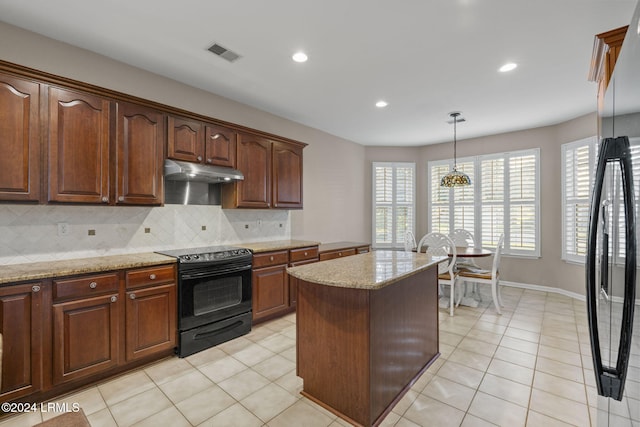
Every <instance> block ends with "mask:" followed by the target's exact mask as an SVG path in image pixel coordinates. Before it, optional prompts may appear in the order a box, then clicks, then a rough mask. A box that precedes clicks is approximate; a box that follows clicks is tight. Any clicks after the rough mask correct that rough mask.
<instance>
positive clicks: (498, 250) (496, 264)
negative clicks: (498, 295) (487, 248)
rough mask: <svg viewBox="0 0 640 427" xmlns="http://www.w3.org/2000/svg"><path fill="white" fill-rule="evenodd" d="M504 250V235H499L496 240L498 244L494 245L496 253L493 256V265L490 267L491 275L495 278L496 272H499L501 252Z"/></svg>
mask: <svg viewBox="0 0 640 427" xmlns="http://www.w3.org/2000/svg"><path fill="white" fill-rule="evenodd" d="M503 249H504V234H501V235H500V238H499V239H498V244H497V245H496V253H495V254H494V255H493V265H492V266H491V275H492V276H493V277H496V276H497V274H498V272H499V271H500V257H501V256H502V251H503Z"/></svg>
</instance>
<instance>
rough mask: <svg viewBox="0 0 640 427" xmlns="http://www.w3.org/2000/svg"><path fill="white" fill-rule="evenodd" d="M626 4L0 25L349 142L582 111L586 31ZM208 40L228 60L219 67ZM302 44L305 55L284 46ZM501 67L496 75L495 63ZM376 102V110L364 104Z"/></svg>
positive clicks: (284, 6) (38, 13)
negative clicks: (233, 57)
mask: <svg viewBox="0 0 640 427" xmlns="http://www.w3.org/2000/svg"><path fill="white" fill-rule="evenodd" d="M635 5H636V0H399V1H389V0H386V1H385V0H270V1H266V0H181V1H169V0H102V1H88V0H56V1H55V2H52V1H51V0H29V1H25V0H0V20H2V21H4V22H6V23H9V24H12V25H15V26H18V27H22V28H25V29H28V30H31V31H34V32H36V33H40V34H43V35H45V36H48V37H51V38H53V39H57V40H61V41H64V42H66V43H69V44H72V45H76V46H79V47H82V48H85V49H88V50H91V51H94V52H97V53H100V54H102V55H105V56H108V57H111V58H114V59H116V60H119V61H122V62H125V63H128V64H131V65H134V66H137V67H139V68H142V69H145V70H149V71H152V72H154V73H157V74H160V75H163V76H166V77H169V78H172V79H175V80H178V81H181V82H184V83H187V84H190V85H192V86H195V87H198V88H201V89H204V90H207V91H210V92H213V93H216V94H219V95H222V96H225V97H227V98H231V99H234V100H236V101H239V102H242V103H245V104H248V105H251V106H254V107H256V108H259V109H262V110H265V111H268V112H270V113H273V114H276V115H279V116H282V117H285V118H288V119H290V120H293V121H296V122H299V123H302V124H305V125H307V126H311V127H314V128H317V129H321V130H323V131H326V132H328V133H330V134H333V135H337V136H339V137H342V138H345V139H348V140H351V141H354V142H357V143H359V144H363V145H398V146H412V145H424V144H431V143H438V142H445V141H450V140H451V139H452V135H453V129H452V125H451V124H448V123H447V122H448V121H449V116H448V113H449V112H451V111H454V110H459V111H462V113H463V114H462V116H463V117H464V118H465V119H466V122H465V123H462V124H459V125H458V139H466V138H470V137H476V136H483V135H490V134H497V133H502V132H508V131H513V130H519V129H528V128H534V127H539V126H545V125H551V124H556V123H560V122H563V121H566V120H568V119H572V118H575V117H578V116H580V115H583V114H586V113H589V112H592V111H594V110H595V108H596V86H595V83H592V82H588V81H587V73H588V70H589V64H590V59H591V53H592V48H593V38H594V35H595V34H597V33H601V32H604V31H608V30H611V29H614V28H617V27H620V26H623V25H627V24H629V22H630V20H631V15H632V13H633V9H634V7H635ZM214 42H217V43H219V44H221V45H223V46H224V47H226V48H228V49H231V50H233V51H235V52H237V53H238V54H240V55H241V58H240V59H239V60H237V61H235V62H234V63H229V62H227V61H225V60H223V59H221V58H219V57H217V56H215V55H213V54H212V53H210V52H209V51H207V48H208V47H209V46H211V45H212V44H213V43H214ZM298 50H304V51H305V52H306V53H307V54H308V56H309V60H308V62H306V63H304V64H298V63H294V62H293V61H292V60H291V55H292V54H293V53H294V52H296V51H298ZM508 61H513V62H516V63H518V64H519V66H518V68H517V69H516V70H515V71H512V72H510V73H505V74H502V73H498V72H497V69H498V68H499V67H500V66H501V65H503V64H504V63H505V62H508ZM379 99H384V100H386V101H387V102H388V103H389V105H388V107H386V108H384V109H379V108H376V107H375V106H374V104H375V102H376V101H378V100H379Z"/></svg>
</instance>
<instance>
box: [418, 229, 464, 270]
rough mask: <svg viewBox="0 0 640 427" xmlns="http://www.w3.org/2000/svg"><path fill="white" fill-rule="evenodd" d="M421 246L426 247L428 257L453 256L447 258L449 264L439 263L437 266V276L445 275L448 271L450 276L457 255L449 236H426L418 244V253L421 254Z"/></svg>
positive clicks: (434, 234)
mask: <svg viewBox="0 0 640 427" xmlns="http://www.w3.org/2000/svg"><path fill="white" fill-rule="evenodd" d="M423 246H426V247H427V250H426V252H427V253H428V254H429V255H435V256H444V257H449V254H450V253H451V254H453V256H452V257H449V258H448V259H449V262H441V263H440V264H438V273H439V274H442V273H446V272H447V271H449V273H450V274H453V267H454V266H455V264H456V257H457V255H458V253H457V251H456V245H455V244H454V243H453V240H451V238H449V236H447V235H445V234H442V233H429V234H426V235H424V236H423V237H422V239H420V242H419V243H418V252H422V247H423ZM452 277H453V276H452Z"/></svg>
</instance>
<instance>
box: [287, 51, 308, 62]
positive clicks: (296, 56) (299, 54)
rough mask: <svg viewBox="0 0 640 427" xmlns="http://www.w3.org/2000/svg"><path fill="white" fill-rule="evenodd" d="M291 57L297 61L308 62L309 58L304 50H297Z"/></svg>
mask: <svg viewBox="0 0 640 427" xmlns="http://www.w3.org/2000/svg"><path fill="white" fill-rule="evenodd" d="M291 58H292V59H293V60H294V61H296V62H307V59H309V58H308V57H307V55H306V54H305V53H304V52H296V53H294V54H293V56H292V57H291Z"/></svg>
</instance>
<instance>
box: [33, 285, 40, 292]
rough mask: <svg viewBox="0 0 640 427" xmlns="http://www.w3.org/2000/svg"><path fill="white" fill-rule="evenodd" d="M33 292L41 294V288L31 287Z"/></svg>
mask: <svg viewBox="0 0 640 427" xmlns="http://www.w3.org/2000/svg"><path fill="white" fill-rule="evenodd" d="M31 291H32V292H40V286H38V285H33V286H32V287H31Z"/></svg>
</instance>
